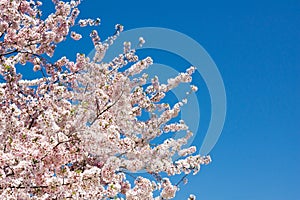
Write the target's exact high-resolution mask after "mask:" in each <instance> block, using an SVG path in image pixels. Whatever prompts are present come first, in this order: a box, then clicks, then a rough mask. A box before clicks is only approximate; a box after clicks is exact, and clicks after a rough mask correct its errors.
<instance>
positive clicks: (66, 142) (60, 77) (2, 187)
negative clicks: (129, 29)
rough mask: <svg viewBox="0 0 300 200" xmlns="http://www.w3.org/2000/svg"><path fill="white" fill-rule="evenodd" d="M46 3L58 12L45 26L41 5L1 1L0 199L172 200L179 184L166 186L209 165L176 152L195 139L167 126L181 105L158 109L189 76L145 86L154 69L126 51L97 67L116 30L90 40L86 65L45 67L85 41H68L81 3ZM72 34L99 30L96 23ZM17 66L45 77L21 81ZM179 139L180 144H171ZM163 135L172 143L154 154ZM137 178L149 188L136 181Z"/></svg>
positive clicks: (180, 127) (181, 126)
mask: <svg viewBox="0 0 300 200" xmlns="http://www.w3.org/2000/svg"><path fill="white" fill-rule="evenodd" d="M53 3H54V6H55V12H54V13H52V14H50V15H49V16H47V17H46V18H45V19H42V18H41V15H42V13H41V10H40V8H39V7H40V6H41V5H42V2H40V1H33V0H14V1H11V0H0V9H1V13H0V77H1V79H2V81H1V82H2V83H0V199H65V198H72V199H112V198H114V199H124V198H126V199H128V200H131V199H132V200H134V199H145V200H146V199H157V200H158V199H172V198H174V197H175V195H176V192H177V191H178V189H179V187H180V185H179V183H180V182H179V183H177V184H175V183H172V181H171V179H170V178H169V177H170V176H174V175H179V174H183V175H184V176H185V175H187V174H190V173H193V174H196V173H197V172H198V171H199V170H200V166H201V165H205V164H209V163H210V162H211V159H210V157H209V156H200V155H195V152H196V147H194V146H193V147H189V148H183V146H184V145H185V144H187V142H188V140H189V138H191V136H192V132H191V131H190V130H189V127H188V125H187V124H185V122H184V121H183V120H180V121H179V122H171V121H172V119H174V118H176V117H177V116H178V115H179V113H180V111H181V108H182V106H184V104H185V103H187V99H182V100H180V101H179V102H177V103H175V104H174V105H173V106H172V105H169V104H167V103H162V100H163V99H164V98H165V96H166V95H167V92H168V91H170V90H172V89H173V88H175V87H177V86H178V85H179V84H180V83H190V82H191V81H192V74H193V72H194V71H195V67H191V68H189V69H187V70H186V72H183V73H180V74H179V75H178V76H176V77H174V78H171V79H169V80H168V81H167V83H160V82H159V77H154V78H153V79H152V80H151V84H150V85H149V86H146V81H147V78H148V75H147V74H145V73H143V71H144V70H145V69H146V68H148V67H151V64H152V63H153V60H152V59H151V58H150V57H146V58H143V59H140V58H139V57H138V56H137V55H136V54H135V49H132V48H131V45H130V43H129V42H125V43H124V51H123V52H122V53H121V54H120V55H118V56H117V57H116V58H114V59H113V60H112V61H111V62H109V63H105V62H102V59H103V57H104V55H105V52H106V50H107V49H108V48H109V46H110V45H112V43H113V41H114V40H116V39H117V37H118V36H119V34H121V32H122V31H123V26H122V25H120V24H117V25H116V27H115V29H116V32H115V34H114V35H113V36H111V37H109V38H108V39H106V40H104V41H102V40H101V38H100V36H99V34H98V32H97V31H96V30H94V31H92V32H91V34H90V37H91V39H92V43H93V45H94V47H95V50H96V52H95V55H94V57H93V58H92V59H90V58H88V57H87V56H85V55H84V54H79V53H78V54H77V56H76V60H75V61H72V60H70V59H68V58H67V57H66V56H63V57H61V58H60V59H58V60H56V61H51V59H52V56H53V54H54V53H55V50H56V47H57V44H59V43H61V42H62V41H64V40H66V39H67V37H69V36H70V37H71V38H73V39H74V40H79V39H81V37H83V36H81V35H80V34H78V33H76V32H74V31H70V30H71V29H72V27H73V26H74V25H76V19H77V17H78V15H79V9H78V6H79V4H80V0H76V1H74V0H72V1H70V2H63V1H58V0H53ZM78 24H79V26H80V27H84V26H87V25H90V26H97V25H99V24H100V19H95V20H93V19H85V20H82V19H81V20H79V22H78ZM139 42H140V45H142V44H144V43H145V41H144V39H143V38H139ZM52 60H53V59H52ZM20 64H21V65H25V66H24V67H28V70H29V71H30V70H33V71H34V72H35V73H42V75H43V77H42V78H39V79H34V80H23V79H22V74H19V73H17V70H16V67H17V66H18V65H20ZM121 68H122V70H120V69H121ZM136 77H138V78H136ZM196 90H197V87H196V86H191V91H196ZM158 110H159V111H160V114H155V113H157V112H156V111H158ZM143 112H146V113H149V116H150V117H149V119H143V118H142V117H141V115H142V113H143ZM179 131H184V132H185V133H186V134H185V136H184V137H182V138H178V139H174V137H172V136H174V134H176V133H177V132H179ZM165 134H168V135H169V136H170V137H169V138H168V139H165V140H163V141H161V142H159V143H157V144H153V141H154V140H155V139H156V138H159V137H160V136H162V135H165ZM175 155H178V156H179V158H178V159H177V160H176V161H174V160H173V157H174V156H175ZM140 170H143V171H145V172H146V173H148V174H150V175H152V176H151V177H152V178H149V177H148V176H147V177H148V178H146V177H143V176H139V177H135V175H134V172H137V171H140ZM132 179H133V180H132ZM155 194H156V195H155ZM189 199H195V197H194V196H193V195H191V196H190V197H189Z"/></svg>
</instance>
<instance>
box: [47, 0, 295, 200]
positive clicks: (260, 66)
mask: <svg viewBox="0 0 300 200" xmlns="http://www.w3.org/2000/svg"><path fill="white" fill-rule="evenodd" d="M49 5H50V4H49ZM45 8H47V9H48V8H49V7H48V2H47V3H45ZM80 8H81V14H80V17H82V18H88V17H90V18H96V17H100V18H101V19H102V25H101V26H100V27H98V28H97V30H98V31H99V33H100V36H102V38H105V37H107V36H109V35H111V34H113V32H114V25H115V24H117V23H121V24H123V25H124V26H125V30H129V29H133V28H138V27H147V26H153V27H164V28H169V29H173V30H176V31H179V32H182V33H184V34H186V35H188V36H190V37H191V38H193V39H194V40H196V41H197V42H198V43H200V44H201V45H202V46H203V47H204V48H205V49H206V51H207V52H208V53H209V54H210V56H211V57H212V58H213V60H214V61H215V63H216V64H217V66H218V69H219V71H220V73H221V75H222V77H223V81H224V85H225V88H226V94H227V117H226V122H225V126H224V129H223V132H222V135H221V137H220V139H219V141H218V143H217V145H216V146H215V148H214V149H213V150H212V151H211V153H210V154H211V156H212V158H213V162H212V163H211V164H210V165H208V166H205V167H203V169H202V171H201V172H200V173H199V174H198V175H197V176H194V177H193V176H191V177H190V178H189V180H190V181H189V182H190V184H188V185H186V186H183V187H182V189H181V191H180V192H179V194H178V197H177V198H176V199H186V198H187V196H188V194H189V193H194V194H196V195H197V196H198V197H199V199H205V200H236V199H242V200H254V199H255V200H260V199H264V200H265V199H272V200H282V199H287V200H294V199H300V191H299V185H300V180H299V179H300V156H299V152H300V146H299V142H300V122H299V119H300V106H299V103H300V91H299V85H300V56H299V52H300V28H299V27H300V12H299V10H300V1H296V0H289V1H283V0H282V1H279V0H273V1H267V0H265V1H264V0H262V1H256V0H254V1H242V2H241V1H214V0H212V1H202V0H199V1H196V0H194V1H189V0H186V1H158V0H152V1H136V0H135V1H91V0H84V1H83V3H82V5H81V6H80ZM45 13H47V11H45ZM85 31H86V33H87V32H88V29H86V30H85ZM83 33H84V32H83ZM89 40H90V39H89V37H86V39H83V40H82V42H81V43H78V44H77V43H75V44H73V43H72V44H71V43H70V44H69V43H65V47H62V48H61V50H60V51H59V52H58V54H57V56H58V57H59V56H62V55H69V56H70V57H72V56H74V55H75V52H76V51H78V49H79V51H81V52H82V53H89V51H90V50H91V46H92V44H91V42H90V41H89ZM66 44H67V45H66ZM149 53H151V52H149ZM158 53H159V52H154V53H153V54H154V55H153V56H154V57H158V58H157V59H158V60H159V59H161V60H163V59H164V58H167V55H164V56H162V58H159V55H158ZM150 56H151V54H150ZM172 62H173V63H174V66H176V63H175V61H174V60H171V61H169V63H168V64H169V65H172ZM177 64H178V63H177ZM199 84H200V85H201V84H202V85H203V83H201V81H199ZM203 89H204V87H203ZM203 98H204V99H205V98H207V97H203ZM203 105H205V104H203ZM203 110H204V112H209V108H203ZM206 115H208V114H207V113H206ZM206 115H205V114H204V125H203V126H207V124H206V125H205V119H208V118H207V117H206V118H205V116H206ZM202 139H203V137H201V136H199V137H197V138H196V139H195V141H194V142H195V144H200V143H201V140H202Z"/></svg>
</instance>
